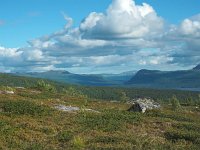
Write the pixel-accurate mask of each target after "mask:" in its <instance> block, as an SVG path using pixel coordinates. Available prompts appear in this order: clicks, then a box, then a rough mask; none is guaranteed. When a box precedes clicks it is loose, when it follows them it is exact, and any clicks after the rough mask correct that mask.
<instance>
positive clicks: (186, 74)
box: [127, 65, 200, 88]
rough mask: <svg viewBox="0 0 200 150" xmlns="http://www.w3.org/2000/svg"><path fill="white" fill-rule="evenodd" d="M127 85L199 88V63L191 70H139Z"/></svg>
mask: <svg viewBox="0 0 200 150" xmlns="http://www.w3.org/2000/svg"><path fill="white" fill-rule="evenodd" d="M127 84H128V85H132V86H140V87H157V88H200V65H198V66H196V67H195V68H193V69H191V70H181V71H159V70H144V69H143V70H140V71H138V72H137V73H136V74H135V75H134V76H133V77H132V78H131V79H130V80H129V81H128V82H127Z"/></svg>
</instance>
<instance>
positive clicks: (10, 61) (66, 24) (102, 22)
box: [0, 0, 200, 73]
mask: <svg viewBox="0 0 200 150" xmlns="http://www.w3.org/2000/svg"><path fill="white" fill-rule="evenodd" d="M199 63H200V2H199V0H176V1H174V0H162V1H161V0H135V1H134V0H98V1H97V0H96V1H94V0H84V1H83V0H59V1H58V0H28V1H27V0H15V1H13V0H6V1H5V0H0V72H35V71H48V70H68V71H71V72H73V73H120V72H124V71H129V70H139V69H144V68H145V69H159V70H177V69H189V68H192V67H194V66H195V65H197V64H199Z"/></svg>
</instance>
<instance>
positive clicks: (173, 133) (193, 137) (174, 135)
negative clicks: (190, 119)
mask: <svg viewBox="0 0 200 150" xmlns="http://www.w3.org/2000/svg"><path fill="white" fill-rule="evenodd" d="M165 137H166V138H167V139H168V140H172V141H176V140H186V141H190V142H193V143H197V144H200V143H198V142H200V133H198V132H195V131H187V130H177V129H170V130H168V131H167V132H166V133H165Z"/></svg>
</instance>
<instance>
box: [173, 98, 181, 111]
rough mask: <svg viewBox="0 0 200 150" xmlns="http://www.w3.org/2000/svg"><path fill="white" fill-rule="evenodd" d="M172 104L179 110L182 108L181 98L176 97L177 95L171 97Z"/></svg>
mask: <svg viewBox="0 0 200 150" xmlns="http://www.w3.org/2000/svg"><path fill="white" fill-rule="evenodd" d="M171 105H172V109H173V110H179V109H180V108H181V105H180V103H179V100H178V99H177V98H176V96H173V97H172V99H171Z"/></svg>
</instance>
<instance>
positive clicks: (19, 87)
mask: <svg viewBox="0 0 200 150" xmlns="http://www.w3.org/2000/svg"><path fill="white" fill-rule="evenodd" d="M15 88H16V89H25V87H21V86H18V87H15Z"/></svg>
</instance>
